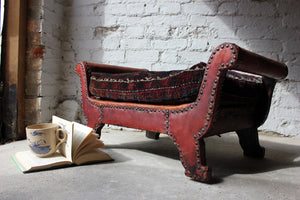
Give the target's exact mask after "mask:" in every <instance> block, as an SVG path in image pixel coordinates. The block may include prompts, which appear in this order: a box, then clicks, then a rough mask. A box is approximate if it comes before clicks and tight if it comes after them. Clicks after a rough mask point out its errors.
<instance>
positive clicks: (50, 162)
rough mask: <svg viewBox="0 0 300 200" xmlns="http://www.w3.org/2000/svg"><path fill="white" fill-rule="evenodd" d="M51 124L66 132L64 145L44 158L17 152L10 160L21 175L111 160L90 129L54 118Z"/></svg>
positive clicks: (28, 152) (29, 152)
mask: <svg viewBox="0 0 300 200" xmlns="http://www.w3.org/2000/svg"><path fill="white" fill-rule="evenodd" d="M52 123H54V124H58V125H59V126H60V127H61V128H63V129H64V130H65V131H66V132H67V134H68V137H67V141H66V143H63V144H62V145H61V146H60V149H59V152H56V153H54V154H53V155H51V156H49V157H46V158H39V157H37V156H36V155H34V154H33V153H31V151H29V150H28V151H21V152H17V153H16V154H15V155H13V156H12V159H13V160H14V162H15V163H16V165H17V166H18V168H19V169H20V170H21V171H22V172H23V173H26V172H31V171H39V170H43V169H49V168H55V167H60V166H67V165H72V164H75V165H80V164H84V163H90V162H99V161H108V160H112V158H111V157H110V156H109V155H108V154H107V153H105V152H104V150H103V149H102V150H100V149H99V148H103V147H104V144H103V142H102V141H101V140H99V139H97V138H98V135H97V134H95V133H94V132H93V129H92V128H89V127H87V126H84V125H82V124H79V123H76V122H69V121H67V120H64V119H61V118H59V117H56V116H53V117H52Z"/></svg>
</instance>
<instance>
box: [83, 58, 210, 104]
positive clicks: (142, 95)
mask: <svg viewBox="0 0 300 200" xmlns="http://www.w3.org/2000/svg"><path fill="white" fill-rule="evenodd" d="M205 66H206V64H205V63H202V62H201V63H199V64H197V65H194V66H193V67H191V68H189V69H186V70H173V71H143V72H133V73H119V74H111V73H101V72H91V77H90V83H89V91H90V93H91V95H92V96H94V97H95V98H98V99H104V100H112V101H123V102H138V103H148V104H159V105H178V104H182V103H188V102H192V101H194V100H195V98H196V97H197V95H198V91H199V87H200V85H201V82H202V78H203V74H204V67H205Z"/></svg>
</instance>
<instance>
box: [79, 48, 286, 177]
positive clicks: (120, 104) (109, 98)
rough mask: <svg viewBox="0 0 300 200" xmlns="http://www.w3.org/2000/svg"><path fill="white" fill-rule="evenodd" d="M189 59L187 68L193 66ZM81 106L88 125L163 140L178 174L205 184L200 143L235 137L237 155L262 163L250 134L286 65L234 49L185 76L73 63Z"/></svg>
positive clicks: (184, 72) (206, 170)
mask: <svg viewBox="0 0 300 200" xmlns="http://www.w3.org/2000/svg"><path fill="white" fill-rule="evenodd" d="M197 62H198V61H196V62H195V63H197ZM76 70H77V73H78V75H79V76H80V80H81V92H82V106H83V111H84V114H85V116H86V118H87V121H88V124H87V125H88V126H89V127H92V128H94V130H95V131H96V132H97V133H98V134H99V135H101V129H102V127H103V126H104V124H112V125H119V126H124V127H130V128H135V129H142V130H146V131H147V135H148V136H150V137H152V138H157V136H158V135H159V133H164V134H167V135H168V136H169V137H170V138H171V139H172V140H173V142H174V144H175V145H176V147H177V148H178V151H179V158H180V160H181V163H182V165H183V167H184V168H185V174H186V176H188V177H191V178H192V179H194V180H197V181H202V182H208V181H210V180H211V176H212V175H211V174H212V171H211V168H210V167H208V165H207V162H206V155H205V143H204V139H205V138H206V137H209V136H213V135H220V134H223V133H226V132H230V131H236V133H237V135H238V137H239V142H240V145H241V147H242V148H243V151H244V155H245V156H250V157H255V158H262V157H264V153H265V150H264V148H263V147H261V146H260V145H259V140H258V131H257V128H258V127H259V126H260V125H261V124H263V123H264V121H265V120H266V118H267V115H268V112H269V108H270V104H271V98H272V93H273V90H274V86H275V84H276V81H277V80H281V79H283V78H285V77H286V76H287V73H288V70H287V66H286V65H285V64H283V63H280V62H277V61H274V60H271V59H268V58H266V57H263V56H260V55H258V54H255V53H253V52H250V51H247V50H245V49H243V48H240V47H239V46H237V45H236V44H232V43H223V44H221V45H219V46H218V47H216V49H215V50H214V51H213V52H212V54H211V56H210V57H209V59H208V61H207V64H204V63H199V64H197V65H195V66H193V67H191V68H189V69H187V70H175V71H169V72H152V71H148V70H146V69H136V68H129V67H119V66H112V65H105V64H97V63H89V62H80V63H79V64H78V65H77V67H76Z"/></svg>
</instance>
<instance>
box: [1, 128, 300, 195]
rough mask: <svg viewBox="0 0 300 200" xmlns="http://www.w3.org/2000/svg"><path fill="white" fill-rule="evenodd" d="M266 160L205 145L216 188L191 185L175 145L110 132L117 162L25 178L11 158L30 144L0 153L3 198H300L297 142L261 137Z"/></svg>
mask: <svg viewBox="0 0 300 200" xmlns="http://www.w3.org/2000/svg"><path fill="white" fill-rule="evenodd" d="M260 139H261V145H262V146H264V147H265V148H266V156H265V159H263V160H255V159H250V158H245V157H243V155H242V151H241V149H240V147H239V144H238V140H237V137H236V136H235V135H234V134H224V135H222V137H221V138H219V137H210V138H207V139H206V148H207V159H208V163H209V165H210V166H211V167H212V169H213V176H214V183H213V184H204V183H199V182H195V181H192V180H190V179H189V178H188V177H186V176H185V175H184V169H183V167H182V165H181V163H180V161H179V159H178V153H177V150H176V148H175V146H174V145H173V144H172V141H171V140H170V139H169V138H168V137H167V136H165V135H162V137H161V139H160V140H150V139H148V138H146V137H145V136H144V133H143V132H140V131H119V130H110V129H105V130H104V131H103V134H102V140H103V141H104V143H105V144H106V148H107V152H108V153H109V154H110V155H111V156H112V157H113V158H114V159H115V161H113V162H106V163H98V164H90V165H83V166H74V167H67V168H60V169H55V170H48V171H40V172H34V173H28V174H22V173H21V172H20V171H19V170H18V168H17V167H16V165H15V164H14V162H13V161H12V159H11V157H10V156H11V155H12V154H14V153H15V152H17V151H22V150H24V149H27V146H26V141H18V142H13V143H9V144H5V145H2V146H0V160H1V163H0V169H1V170H0V178H1V179H0V199H14V200H17V199H72V200H73V199H109V200H111V199H118V200H122V199H126V200H129V199H138V200H140V199H151V200H153V199H164V200H165V199H186V200H191V199H201V200H203V199H213V200H216V199H230V200H235V199H239V200H240V199H243V200H247V199H255V200H260V199H272V200H273V199H280V200H281V199H300V138H284V137H275V136H264V135H262V136H260Z"/></svg>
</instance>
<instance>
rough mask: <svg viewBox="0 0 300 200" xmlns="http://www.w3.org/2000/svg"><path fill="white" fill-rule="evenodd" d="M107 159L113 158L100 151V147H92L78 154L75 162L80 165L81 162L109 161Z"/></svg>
mask: <svg viewBox="0 0 300 200" xmlns="http://www.w3.org/2000/svg"><path fill="white" fill-rule="evenodd" d="M109 160H113V159H112V158H111V157H110V156H109V155H108V154H107V153H105V152H104V151H101V150H100V149H93V150H90V151H88V152H85V153H84V154H82V155H81V156H79V157H78V158H77V159H76V161H75V164H77V165H80V164H83V163H91V162H100V161H109Z"/></svg>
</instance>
